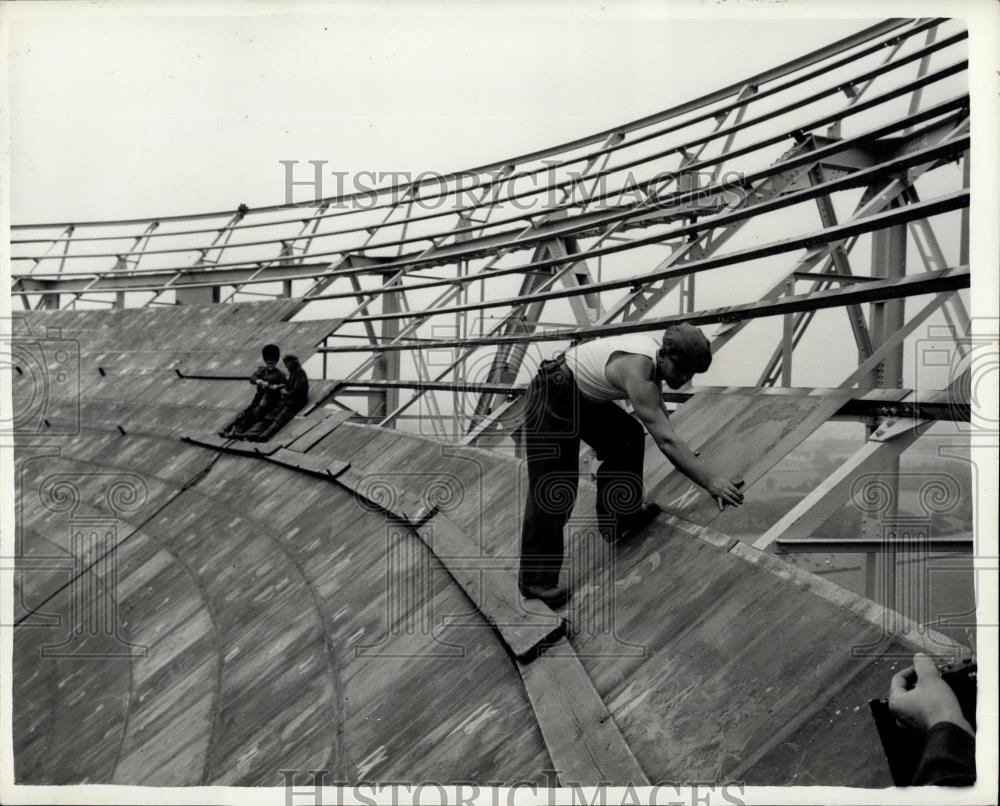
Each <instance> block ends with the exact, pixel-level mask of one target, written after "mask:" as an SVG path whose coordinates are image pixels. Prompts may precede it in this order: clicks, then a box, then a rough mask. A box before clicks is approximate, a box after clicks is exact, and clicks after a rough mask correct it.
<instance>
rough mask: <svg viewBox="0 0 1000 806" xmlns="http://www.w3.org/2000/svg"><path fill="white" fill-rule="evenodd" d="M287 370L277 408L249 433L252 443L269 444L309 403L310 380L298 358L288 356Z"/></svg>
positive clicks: (248, 437) (259, 421)
mask: <svg viewBox="0 0 1000 806" xmlns="http://www.w3.org/2000/svg"><path fill="white" fill-rule="evenodd" d="M285 368H286V369H287V370H288V380H287V382H286V383H285V386H284V388H283V389H282V390H281V397H280V399H279V401H278V405H277V407H276V408H275V409H274V411H273V412H271V413H270V414H268V415H266V416H265V417H263V418H262V419H260V420H258V421H257V423H256V424H254V426H253V427H252V428H251V429H250V430H249V431H247V434H246V438H247V439H249V440H251V441H252V442H267V440H269V439H270V438H271V437H273V436H274V435H275V434H277V433H278V431H280V430H281V429H282V428H283V427H284V426H285V425H286V424H287V423H288V421H289V420H291V419H292V417H294V416H295V415H296V414H298V413H299V412H300V411H301V410H302V408H303V407H304V406H305V405H306V403H308V402H309V378H307V377H306V371H305V370H304V369H302V364H300V363H299V359H298V356H294V355H286V356H285Z"/></svg>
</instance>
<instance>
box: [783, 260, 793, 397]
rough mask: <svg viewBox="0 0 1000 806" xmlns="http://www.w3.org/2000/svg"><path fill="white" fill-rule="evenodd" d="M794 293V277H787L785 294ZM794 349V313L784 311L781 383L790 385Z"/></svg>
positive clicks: (790, 294)
mask: <svg viewBox="0 0 1000 806" xmlns="http://www.w3.org/2000/svg"><path fill="white" fill-rule="evenodd" d="M794 294H795V278H794V277H789V278H788V280H787V281H786V282H785V296H788V297H791V296H794ZM794 349H795V314H792V313H786V314H785V315H784V316H783V317H782V330H781V385H782V386H785V387H788V386H791V385H792V352H793V351H794Z"/></svg>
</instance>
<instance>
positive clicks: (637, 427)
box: [519, 324, 743, 607]
mask: <svg viewBox="0 0 1000 806" xmlns="http://www.w3.org/2000/svg"><path fill="white" fill-rule="evenodd" d="M711 363H712V351H711V348H710V347H709V344H708V339H706V338H705V335H704V334H703V333H702V332H701V331H700V330H699V329H698V328H696V327H693V326H692V325H688V324H681V325H671V326H670V327H668V328H667V329H666V331H665V332H664V334H663V339H662V341H658V340H657V339H655V338H653V337H651V336H647V335H644V334H630V335H624V336H611V337H609V338H605V339H596V340H594V341H590V342H587V343H585V344H581V345H578V346H576V347H572V348H570V349H569V350H567V351H566V352H565V354H564V355H563V356H560V357H559V358H557V359H556V360H554V361H543V362H542V366H541V368H540V369H539V371H538V374H537V375H536V376H535V378H534V380H533V381H532V382H531V385H530V386H529V387H528V394H527V401H526V402H527V405H526V411H525V419H524V426H523V433H524V443H525V451H526V454H527V461H528V496H527V503H526V505H525V511H524V522H523V525H522V530H521V572H520V578H519V587H520V590H521V594H522V595H523V596H526V597H528V598H536V599H541V600H542V601H544V602H546V603H547V604H550V605H551V606H553V607H559V606H561V605H562V604H565V602H566V601H567V600H568V599H569V591H568V590H567V589H566V588H565V587H562V586H560V585H559V584H558V582H559V571H560V569H561V567H562V560H563V527H564V526H565V525H566V521H567V520H568V519H569V515H570V512H571V511H572V509H573V504H574V503H575V501H576V491H577V485H578V482H579V472H580V466H579V464H580V463H579V454H580V440H581V439H582V440H583V441H584V442H586V443H587V444H588V445H590V446H591V447H592V448H593V449H594V450H595V451H596V453H597V457H598V459H600V460H601V465H600V468H599V469H598V471H597V518H598V524H599V526H600V529H601V533H602V535H604V537H605V539H607V540H615V539H621V538H622V537H628V536H629V535H630V534H633V533H634V532H635V531H637V530H638V529H639V528H641V527H642V526H644V525H645V524H647V523H649V521H650V520H652V518H654V517H655V516H656V514H657V513H658V512H659V507H657V506H656V505H655V504H649V505H645V506H644V505H643V488H642V461H643V452H644V448H645V433H644V429H645V431H648V432H649V435H650V436H651V437H652V438H653V441H654V442H655V443H656V446H657V447H658V448H659V449H660V450H661V451H662V452H663V454H664V456H666V457H667V459H669V460H670V461H671V462H672V463H673V465H674V466H675V467H676V468H677V469H678V470H679V471H680V472H681V473H683V474H684V475H685V476H687V477H688V478H690V479H691V480H692V481H694V482H695V483H696V484H699V485H700V486H702V487H704V488H705V490H707V491H708V493H709V494H710V495H711V496H712V497H714V498H715V500H716V501H717V502H718V503H719V507H720V508H722V507H723V505H724V504H730V505H731V506H739V505H740V504H742V503H743V494H742V493H741V492H740V489H739V488H740V487H741V486H742V484H743V482H742V481H738V480H730V479H726V478H723V477H721V476H716V475H714V474H713V473H712V472H710V471H709V469H708V468H707V467H706V466H705V465H704V464H703V463H702V462H701V460H699V459H698V457H697V456H696V455H695V453H694V452H693V451H692V450H691V449H690V448H689V447H688V446H687V445H686V444H685V443H684V441H683V440H682V439H680V438H679V437H678V436H677V434H676V433H675V432H674V429H673V427H672V426H671V424H670V420H669V419H668V417H667V411H666V408H665V407H664V405H663V395H662V387H661V383H662V382H663V381H666V382H667V385H668V386H669V387H670V388H671V389H680V388H681V387H682V386H684V385H685V384H686V383H687V382H688V381H690V380H691V377H692V376H693V375H694V374H695V373H696V372H704V371H705V370H707V369H708V367H709V365H710V364H711ZM625 399H628V400H630V401H631V402H632V406H633V408H634V410H635V416H634V417H633V416H632V415H631V414H629V413H628V412H626V411H625V410H624V409H623V408H621V407H620V406H618V405H616V404H615V403H614V402H612V401H615V400H625Z"/></svg>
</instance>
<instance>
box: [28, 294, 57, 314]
mask: <svg viewBox="0 0 1000 806" xmlns="http://www.w3.org/2000/svg"><path fill="white" fill-rule="evenodd" d="M27 299H28V298H27V297H24V300H25V302H27ZM38 307H39V308H41V309H43V310H46V311H58V310H59V294H58V293H43V294H42V296H41V298H40V299H39V300H38Z"/></svg>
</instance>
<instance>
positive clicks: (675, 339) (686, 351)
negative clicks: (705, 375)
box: [663, 322, 712, 372]
mask: <svg viewBox="0 0 1000 806" xmlns="http://www.w3.org/2000/svg"><path fill="white" fill-rule="evenodd" d="M663 351H664V352H665V353H666V354H667V355H668V356H670V360H671V361H673V362H674V363H675V364H677V365H678V366H679V367H680V368H681V369H686V370H690V371H691V372H705V371H706V370H707V369H708V368H709V367H710V366H711V365H712V347H711V345H710V344H709V343H708V339H707V338H705V334H704V333H702V332H701V330H699V329H698V328H696V327H695V326H694V325H689V324H687V322H684V323H682V324H679V325H670V326H669V327H668V328H667V329H666V330H665V331H663Z"/></svg>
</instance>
